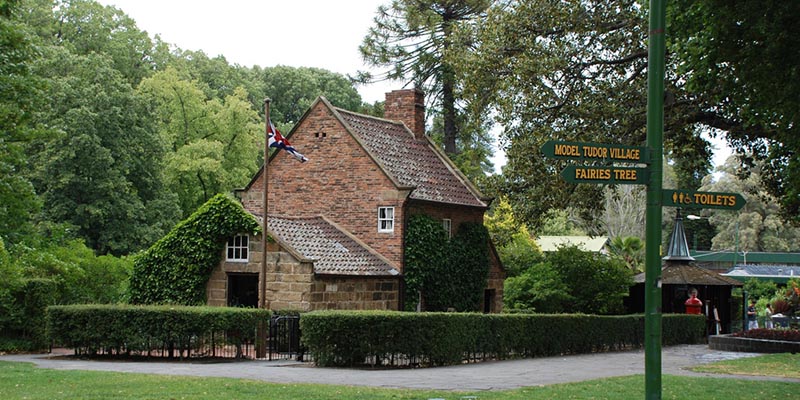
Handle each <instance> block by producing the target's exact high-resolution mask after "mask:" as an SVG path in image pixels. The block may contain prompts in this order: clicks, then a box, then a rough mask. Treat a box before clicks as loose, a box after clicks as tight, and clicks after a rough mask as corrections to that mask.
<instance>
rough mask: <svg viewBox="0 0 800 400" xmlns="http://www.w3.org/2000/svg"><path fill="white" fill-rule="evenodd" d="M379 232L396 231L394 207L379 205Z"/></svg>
mask: <svg viewBox="0 0 800 400" xmlns="http://www.w3.org/2000/svg"><path fill="white" fill-rule="evenodd" d="M378 232H394V207H378Z"/></svg>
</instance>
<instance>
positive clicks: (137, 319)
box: [47, 305, 271, 354]
mask: <svg viewBox="0 0 800 400" xmlns="http://www.w3.org/2000/svg"><path fill="white" fill-rule="evenodd" d="M270 315H271V313H270V311H269V310H263V309H255V308H229V307H185V306H129V305H116V306H114V305H72V306H53V307H49V308H48V309H47V333H48V335H49V338H50V339H51V340H52V341H53V342H55V343H58V344H60V345H63V346H65V347H68V348H73V349H75V350H76V352H77V353H79V354H97V353H98V352H101V351H106V352H109V353H110V352H112V351H116V352H117V353H118V354H119V353H123V352H125V353H128V352H149V351H151V350H158V349H164V348H167V349H176V350H178V351H179V352H182V351H187V352H188V351H189V350H191V348H192V345H193V341H194V340H196V339H197V338H203V337H207V336H210V335H211V334H214V333H218V332H225V333H226V335H227V337H228V339H229V340H231V342H232V343H231V344H234V345H241V344H242V343H244V342H245V341H251V340H254V338H255V332H256V328H257V327H258V324H259V322H265V321H269V318H270Z"/></svg>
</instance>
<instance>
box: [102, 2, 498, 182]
mask: <svg viewBox="0 0 800 400" xmlns="http://www.w3.org/2000/svg"><path fill="white" fill-rule="evenodd" d="M98 2H99V3H100V4H103V5H110V6H114V7H116V8H118V9H120V10H122V11H123V12H125V14H127V15H128V16H130V17H131V18H133V20H134V21H136V26H137V27H138V28H139V29H141V30H143V31H146V32H147V33H148V34H149V35H150V36H151V37H154V36H155V35H159V36H161V40H163V41H164V42H167V43H170V44H173V45H176V46H178V47H180V48H181V49H183V50H202V51H203V52H204V53H205V54H206V55H208V56H209V57H216V56H218V55H222V56H224V57H225V59H226V60H227V61H228V62H229V63H231V64H239V65H241V66H245V67H252V66H254V65H258V66H260V67H262V68H263V67H274V66H276V65H288V66H292V67H314V68H322V69H326V70H328V71H332V72H338V73H340V74H344V75H354V74H355V73H356V72H357V71H359V70H368V71H370V72H373V73H375V74H377V73H379V72H380V70H378V69H370V68H369V67H368V66H367V65H365V64H364V63H363V60H362V58H361V55H360V54H359V52H358V46H359V45H360V44H361V41H362V40H363V39H364V36H366V35H367V32H368V31H369V28H370V27H371V26H372V25H373V19H374V18H375V13H376V11H377V9H378V7H379V6H380V5H388V4H390V3H391V1H390V0H286V1H276V0H225V1H209V0H98ZM402 88H403V82H400V81H393V82H379V83H374V84H369V85H361V86H358V87H357V88H356V89H357V90H358V93H359V94H360V95H361V99H362V100H363V101H365V102H367V103H374V102H376V101H383V100H384V96H385V93H386V92H390V91H392V90H397V89H402ZM268 95H269V94H268V93H265V96H268ZM273 100H275V101H277V100H278V99H273ZM492 162H493V163H494V166H495V171H496V172H498V173H499V172H500V167H502V166H503V165H505V163H506V158H505V154H504V153H503V152H502V151H496V152H495V155H494V157H493V158H492Z"/></svg>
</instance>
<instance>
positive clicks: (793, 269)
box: [725, 264, 800, 278]
mask: <svg viewBox="0 0 800 400" xmlns="http://www.w3.org/2000/svg"><path fill="white" fill-rule="evenodd" d="M725 275H726V276H765V277H781V278H800V266H796V265H764V264H761V265H752V264H748V265H736V266H735V267H734V268H733V269H731V270H730V271H728V272H727V273H725Z"/></svg>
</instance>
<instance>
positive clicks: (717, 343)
mask: <svg viewBox="0 0 800 400" xmlns="http://www.w3.org/2000/svg"><path fill="white" fill-rule="evenodd" d="M708 347H709V348H711V349H714V350H721V351H739V352H744V353H792V354H795V353H798V352H800V342H787V341H783V340H765V339H750V338H743V337H734V336H731V335H712V336H709V337H708Z"/></svg>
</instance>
